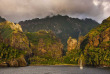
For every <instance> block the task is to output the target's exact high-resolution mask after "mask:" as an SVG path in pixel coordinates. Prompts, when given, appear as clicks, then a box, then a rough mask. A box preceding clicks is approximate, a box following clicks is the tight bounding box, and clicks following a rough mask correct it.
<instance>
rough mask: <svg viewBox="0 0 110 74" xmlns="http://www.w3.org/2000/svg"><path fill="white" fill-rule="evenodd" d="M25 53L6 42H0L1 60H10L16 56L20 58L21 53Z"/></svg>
mask: <svg viewBox="0 0 110 74" xmlns="http://www.w3.org/2000/svg"><path fill="white" fill-rule="evenodd" d="M21 54H23V55H24V51H20V50H17V49H14V48H12V47H10V46H9V45H6V44H4V43H0V62H1V63H2V62H4V61H9V60H12V59H15V58H19V57H20V55H21Z"/></svg>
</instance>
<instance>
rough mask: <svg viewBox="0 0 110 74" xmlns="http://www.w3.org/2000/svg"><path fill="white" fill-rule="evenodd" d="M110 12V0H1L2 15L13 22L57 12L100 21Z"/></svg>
mask: <svg viewBox="0 0 110 74" xmlns="http://www.w3.org/2000/svg"><path fill="white" fill-rule="evenodd" d="M109 13H110V1H109V0H0V16H2V17H4V18H6V19H7V20H10V21H12V22H19V21H21V20H26V19H32V18H37V17H39V18H43V17H46V16H52V15H57V14H61V15H68V16H70V17H78V18H86V17H89V18H93V19H95V20H97V21H99V22H100V21H102V20H103V19H105V18H107V17H108V16H109Z"/></svg>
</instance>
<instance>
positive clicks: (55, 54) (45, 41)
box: [26, 30, 63, 64]
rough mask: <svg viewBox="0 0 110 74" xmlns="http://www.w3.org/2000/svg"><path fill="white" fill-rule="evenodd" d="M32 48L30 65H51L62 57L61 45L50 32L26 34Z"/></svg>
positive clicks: (41, 31) (42, 31)
mask: <svg viewBox="0 0 110 74" xmlns="http://www.w3.org/2000/svg"><path fill="white" fill-rule="evenodd" d="M26 36H27V37H28V39H29V41H30V47H31V48H32V52H33V53H32V57H30V58H29V60H30V63H31V64H43V63H44V64H51V63H52V62H54V61H55V60H59V59H60V58H61V57H62V54H63V53H62V52H63V44H62V43H61V40H60V39H58V38H57V37H56V36H55V35H54V33H53V32H52V31H44V30H40V31H38V32H32V33H31V32H27V33H26Z"/></svg>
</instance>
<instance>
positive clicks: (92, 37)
mask: <svg viewBox="0 0 110 74" xmlns="http://www.w3.org/2000/svg"><path fill="white" fill-rule="evenodd" d="M81 60H82V64H83V65H86V66H110V17H109V18H107V19H105V20H104V21H103V22H102V23H101V24H100V25H99V26H97V27H96V28H93V29H92V30H91V31H90V32H88V33H87V34H86V35H85V36H81V37H79V40H78V43H77V41H76V39H73V38H71V37H70V38H69V39H68V51H67V53H66V56H64V62H65V63H69V64H70V63H73V64H80V62H81Z"/></svg>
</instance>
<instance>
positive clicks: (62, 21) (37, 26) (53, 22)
mask: <svg viewBox="0 0 110 74" xmlns="http://www.w3.org/2000/svg"><path fill="white" fill-rule="evenodd" d="M19 24H20V25H21V27H22V28H23V31H24V32H36V31H39V30H51V31H53V32H54V33H55V34H56V36H57V37H59V38H60V39H61V41H62V42H63V44H66V43H67V39H68V38H69V37H70V36H71V37H73V38H76V39H78V36H79V35H85V34H87V33H88V32H89V31H90V30H91V29H92V28H94V27H96V26H97V25H98V23H97V22H96V21H94V20H92V19H88V18H86V19H78V18H70V17H68V16H61V15H56V16H53V17H46V18H42V19H39V18H36V19H32V20H26V21H21V22H19Z"/></svg>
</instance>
